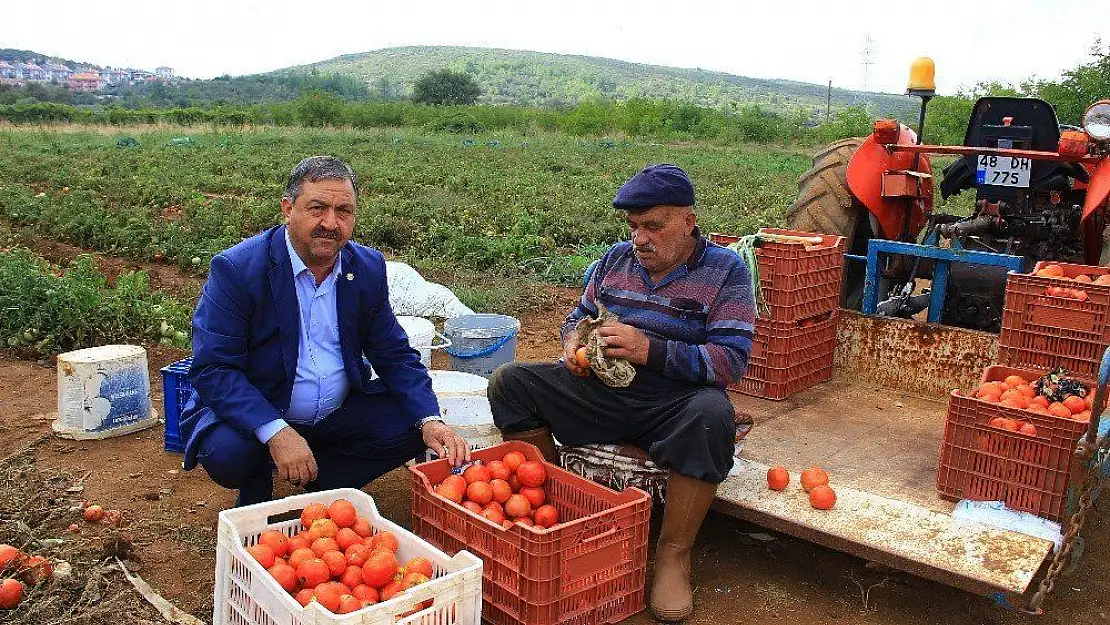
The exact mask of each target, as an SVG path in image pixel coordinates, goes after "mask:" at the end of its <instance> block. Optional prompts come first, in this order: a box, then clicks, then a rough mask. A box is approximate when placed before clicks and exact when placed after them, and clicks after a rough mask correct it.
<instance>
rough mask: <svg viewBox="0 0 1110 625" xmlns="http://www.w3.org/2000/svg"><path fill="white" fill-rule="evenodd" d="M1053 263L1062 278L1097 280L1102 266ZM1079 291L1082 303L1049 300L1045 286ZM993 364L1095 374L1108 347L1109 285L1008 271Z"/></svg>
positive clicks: (1065, 299) (1109, 324)
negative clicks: (1060, 271)
mask: <svg viewBox="0 0 1110 625" xmlns="http://www.w3.org/2000/svg"><path fill="white" fill-rule="evenodd" d="M1046 264H1057V265H1060V266H1061V267H1062V268H1063V269H1064V275H1065V276H1067V277H1075V276H1077V275H1080V274H1085V275H1089V276H1096V277H1097V276H1101V275H1105V274H1106V273H1108V272H1110V269H1107V268H1106V267H1093V266H1088V265H1071V264H1067V263H1046V262H1040V263H1037V266H1036V268H1035V269H1034V272H1036V271H1037V270H1039V269H1041V268H1043V267H1044V266H1045V265H1046ZM1053 286H1062V287H1067V288H1073V289H1082V290H1083V291H1085V292H1086V293H1087V297H1088V299H1087V300H1086V301H1079V300H1075V299H1070V298H1065V297H1056V296H1049V295H1048V294H1047V292H1046V291H1047V290H1048V288H1049V287H1053ZM998 344H999V349H998V361H999V362H1000V363H1004V364H1007V365H1011V366H1014V367H1031V368H1042V367H1046V368H1051V367H1064V368H1065V369H1067V370H1069V371H1073V372H1075V373H1076V374H1079V375H1086V376H1095V375H1097V374H1098V366H1099V362H1101V360H1102V354H1103V352H1104V351H1106V347H1107V346H1108V345H1110V286H1106V285H1099V284H1083V283H1077V282H1074V281H1072V280H1064V279H1061V278H1043V277H1040V276H1036V275H1031V274H1019V273H1011V274H1009V275H1007V277H1006V303H1005V306H1004V308H1003V312H1002V331H1001V333H1000V334H999V337H998Z"/></svg>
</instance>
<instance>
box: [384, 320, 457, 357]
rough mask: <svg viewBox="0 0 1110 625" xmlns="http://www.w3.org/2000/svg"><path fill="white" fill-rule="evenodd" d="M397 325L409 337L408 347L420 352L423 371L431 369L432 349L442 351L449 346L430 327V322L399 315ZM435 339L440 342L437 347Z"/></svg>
mask: <svg viewBox="0 0 1110 625" xmlns="http://www.w3.org/2000/svg"><path fill="white" fill-rule="evenodd" d="M397 323H399V324H401V327H402V328H403V329H404V330H405V334H407V335H409V345H410V346H412V348H413V349H415V350H416V351H418V352H420V363H421V364H423V365H424V368H425V369H431V368H432V350H433V349H443V348H444V347H450V346H451V342H450V341H448V340H447V339H446V338H444V336H443V335H442V334H439V333H438V332H436V327H435V326H434V325H432V322H431V321H428V320H427V319H425V318H423V317H409V316H405V315H399V316H398V317H397ZM437 337H438V338H439V339H440V340H441V341H442V342H441V343H440V344H439V345H436V344H435V339H436V338H437Z"/></svg>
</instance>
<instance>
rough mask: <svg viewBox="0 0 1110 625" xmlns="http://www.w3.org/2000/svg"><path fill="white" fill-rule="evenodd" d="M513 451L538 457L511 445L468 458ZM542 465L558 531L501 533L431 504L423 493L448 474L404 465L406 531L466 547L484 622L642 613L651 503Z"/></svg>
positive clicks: (458, 510)
mask: <svg viewBox="0 0 1110 625" xmlns="http://www.w3.org/2000/svg"><path fill="white" fill-rule="evenodd" d="M513 450H516V451H520V452H522V453H523V454H524V455H525V456H526V457H527V458H528V459H529V460H539V461H542V460H543V457H542V455H541V454H540V452H539V450H538V449H536V448H535V447H534V446H532V445H529V444H527V443H521V442H517V441H510V442H506V443H503V444H500V445H495V446H493V447H487V448H485V449H481V450H477V451H474V452H472V454H471V457H472V458H474V459H478V460H482V461H483V462H489V461H491V460H499V459H501V458H502V457H503V456H504V455H505V454H506V453H508V452H509V451H513ZM545 464H546V467H547V475H548V480H547V483H546V484H545V485H544V488H545V489H546V491H547V500H548V502H549V503H552V504H553V505H554V506H555V507H556V508H557V509H558V510H559V515H560V519H561V520H560V523H559V524H558V525H555V526H553V527H551V528H548V529H546V530H534V529H531V528H525V527H522V526H519V525H514V526H513V527H512V528H509V529H505V528H503V527H502V526H500V525H497V524H495V523H493V522H491V521H489V520H487V519H485V518H482V517H480V516H478V515H476V514H474V513H472V512H470V511H469V510H467V509H466V508H463V507H462V506H460V505H458V504H455V503H453V502H450V501H448V500H446V499H443V498H442V497H439V496H438V495H436V494H435V493H434V492H433V491H432V487H433V486H434V485H435V484H438V483H439V482H441V481H443V479H444V478H445V477H447V475H448V473H450V469H451V468H450V466H449V465H448V464H447V461H446V460H436V461H433V462H426V463H423V464H419V465H416V466H415V467H411V468H410V470H411V471H412V475H413V488H412V523H413V531H414V532H415V533H416V534H417V535H419V536H420V537H421V538H423V539H424V540H426V541H428V542H429V543H431V544H432V545H435V546H436V547H438V548H439V549H442V550H443V551H445V552H448V553H455V552H457V551H459V550H462V549H466V550H468V551H470V552H471V553H473V554H475V555H477V556H479V557H480V558H482V559H483V560H484V561H485V567H484V571H483V580H482V581H483V583H482V588H483V597H484V602H485V603H484V607H483V619H484V620H486V621H488V622H490V623H493V624H494V625H509V624H518V623H522V624H523V623H526V624H528V625H562V624H570V623H573V624H575V625H593V624H596V623H617V622H620V621H622V620H624V619H626V618H628V617H629V616H631V615H633V614H635V613H637V612H639V611H641V610H643V609H644V584H645V581H646V573H647V549H648V531H649V523H650V519H651V496H650V495H648V494H647V493H645V492H644V491H642V490H639V489H637V488H627V489H625V490H624V491H623V492H619V493H618V492H616V491H613V490H611V489H608V488H605V487H604V486H601V485H599V484H596V483H594V482H592V481H590V480H587V479H585V478H583V477H581V476H579V475H576V474H574V473H571V472H569V471H566V470H564V469H562V468H560V467H558V466H556V465H552V464H549V463H545Z"/></svg>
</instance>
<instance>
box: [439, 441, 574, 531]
mask: <svg viewBox="0 0 1110 625" xmlns="http://www.w3.org/2000/svg"><path fill="white" fill-rule="evenodd" d="M546 481H547V467H546V466H545V465H544V463H542V462H539V461H536V460H528V459H527V458H525V456H524V454H522V453H520V452H519V451H510V452H509V453H507V454H505V455H504V456H503V457H502V458H501V459H500V460H492V461H490V462H488V463H484V464H483V463H482V462H481V461H477V462H475V463H473V464H471V465H470V466H468V467H466V469H465V470H463V472H462V474H461V475H459V474H455V473H452V474H451V475H448V476H447V477H446V478H444V479H443V481H442V482H440V483H439V484H436V485H435V487H434V491H435V493H436V494H437V495H439V496H440V497H443V498H444V499H447V500H449V501H451V502H454V503H456V504H459V505H461V506H462V507H464V508H466V509H467V510H468V511H470V512H472V513H474V514H475V515H477V516H480V517H482V518H484V519H487V520H489V521H490V522H492V523H496V524H497V525H500V526H502V527H504V528H505V529H508V528H510V527H512V526H513V525H514V524H518V525H523V526H525V527H530V528H532V529H535V530H539V529H546V528H549V527H551V526H553V525H555V524H557V523H558V522H559V511H558V510H557V509H556V508H555V506H553V505H551V504H550V503H547V492H546V491H545V490H544V488H543V485H544V483H545V482H546Z"/></svg>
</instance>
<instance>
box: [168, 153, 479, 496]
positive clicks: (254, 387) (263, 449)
mask: <svg viewBox="0 0 1110 625" xmlns="http://www.w3.org/2000/svg"><path fill="white" fill-rule="evenodd" d="M357 198H358V180H357V178H356V177H355V174H354V172H353V171H352V170H351V168H350V167H348V166H347V165H346V164H345V163H343V162H342V161H340V160H338V159H335V158H332V157H328V156H314V157H310V158H306V159H304V160H303V161H301V162H300V163H299V164H297V166H296V167H295V168H293V172H292V175H291V176H290V179H289V183H288V185H287V186H286V190H285V196H284V197H283V198H282V200H281V210H282V213H283V214H284V215H285V224H284V225H280V226H276V227H274V228H271V229H269V230H267V231H265V232H263V233H262V234H259V235H257V236H254V237H252V238H250V239H247V240H246V241H243V242H242V243H240V244H238V245H236V246H234V247H232V248H230V249H228V250H225V251H223V252H221V253H220V254H217V255H216V256H215V257H214V258H213V259H212V264H211V268H210V270H209V274H208V282H207V283H206V284H205V285H204V291H203V292H202V294H201V297H200V301H199V302H198V304H197V310H196V314H195V315H194V317H193V362H192V366H190V368H189V380H190V382H192V385H193V388H194V390H195V392H194V393H193V396H192V397H191V398H190V400H189V402H188V403H187V404H186V405H185V408H184V410H183V412H182V415H181V431H182V435H183V436H184V437H185V439H186V441H187V442H186V446H185V461H184V467H185V469H187V470H191V469H193V468H195V467H196V465H197V464H198V463H199V464H200V465H202V466H203V467H204V468H205V470H206V471H207V472H208V474H209V475H210V476H211V477H212V479H213V480H214V481H215V482H216V483H217V484H220V485H221V486H223V487H225V488H231V489H238V491H239V499H238V504H237V505H247V504H252V503H258V502H262V501H269V500H270V499H271V498H272V497H273V470H274V469H275V468H276V470H277V474H278V476H279V477H280V478H281V479H284V480H288V481H289V482H291V483H292V484H293V485H294V486H304V487H305V488H306V489H307V490H325V489H330V488H340V487H355V488H361V487H362V486H365V485H366V484H367V483H369V482H370V481H372V480H374V479H375V478H377V477H378V476H380V475H382V474H384V473H386V472H388V471H391V470H393V469H395V468H397V467H399V466H401V465H402V464H404V463H405V462H406V461H407V460H409V459H411V458H414V457H415V456H417V455H418V454H419V453H420V452H421V451H423V450H424V449H425V448H426V447H427V448H431V449H432V450H434V451H436V452H437V453H439V454H440V456H441V457H446V458H449V459H450V460H451V462H452V463H454V464H455V465H459V464H461V463H462V462H464V461H466V460H469V457H470V450H469V447H468V446H467V444H466V441H465V440H464V439H462V438H461V437H460V436H458V435H457V434H455V433H454V432H453V431H452V430H451V429H450V428H449V427H447V426H446V425H445V424H444V423H443V421H442V420H440V417H439V414H440V412H439V404H438V402H437V401H436V396H435V394H434V393H433V392H432V383H431V378H429V377H428V372H427V370H426V369H425V368H424V366H423V365H422V364H421V363H420V355H419V354H418V353H417V352H416V350H414V349H412V347H410V346H409V342H408V337H407V336H406V335H405V332H404V330H403V329H402V328H401V326H400V324H398V323H397V319H396V317H394V315H393V310H392V308H390V305H389V294H388V291H387V281H386V269H385V259H384V257H383V256H382V254H381V253H380V252H378V251H377V250H375V249H372V248H369V247H365V246H362V245H359V244H357V243H354V242H351V241H350V237H351V233H352V231H353V230H354V224H355V212H356V209H357V206H356V201H357ZM371 367H373V371H374V372H375V373H376V374H377V377H372V375H371Z"/></svg>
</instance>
